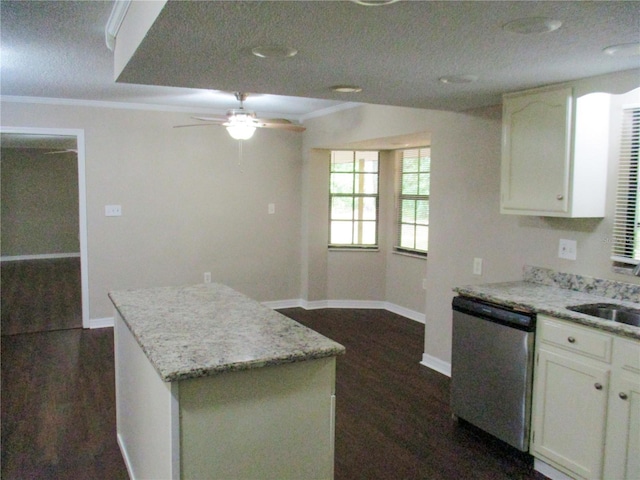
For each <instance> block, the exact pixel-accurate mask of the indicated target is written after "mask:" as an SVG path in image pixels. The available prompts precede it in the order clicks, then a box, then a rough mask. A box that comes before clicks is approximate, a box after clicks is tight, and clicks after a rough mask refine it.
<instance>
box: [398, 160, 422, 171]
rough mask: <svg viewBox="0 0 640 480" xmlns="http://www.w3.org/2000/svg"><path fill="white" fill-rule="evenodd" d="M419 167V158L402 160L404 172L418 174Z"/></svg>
mask: <svg viewBox="0 0 640 480" xmlns="http://www.w3.org/2000/svg"><path fill="white" fill-rule="evenodd" d="M419 165H420V161H419V159H418V158H404V159H403V160H402V171H403V172H417V171H418V167H419Z"/></svg>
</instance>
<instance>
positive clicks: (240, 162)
mask: <svg viewBox="0 0 640 480" xmlns="http://www.w3.org/2000/svg"><path fill="white" fill-rule="evenodd" d="M238 167H240V172H241V173H244V172H243V170H242V140H238Z"/></svg>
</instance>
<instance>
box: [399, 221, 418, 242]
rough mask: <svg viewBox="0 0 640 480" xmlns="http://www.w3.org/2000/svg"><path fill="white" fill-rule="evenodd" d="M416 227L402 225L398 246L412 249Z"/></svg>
mask: <svg viewBox="0 0 640 480" xmlns="http://www.w3.org/2000/svg"><path fill="white" fill-rule="evenodd" d="M415 232H416V227H414V226H413V225H402V227H401V229H400V246H401V247H403V248H414V245H415V244H414V238H415Z"/></svg>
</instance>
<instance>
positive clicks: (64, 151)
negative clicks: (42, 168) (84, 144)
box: [43, 148, 78, 155]
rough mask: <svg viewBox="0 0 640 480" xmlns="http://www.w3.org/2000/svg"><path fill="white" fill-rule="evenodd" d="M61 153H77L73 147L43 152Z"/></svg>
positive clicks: (47, 153) (48, 153)
mask: <svg viewBox="0 0 640 480" xmlns="http://www.w3.org/2000/svg"><path fill="white" fill-rule="evenodd" d="M61 153H75V154H77V153H78V150H76V149H75V148H67V149H65V150H54V151H52V152H44V153H43V155H59V154H61Z"/></svg>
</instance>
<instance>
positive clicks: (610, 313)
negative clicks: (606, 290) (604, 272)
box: [567, 303, 640, 327]
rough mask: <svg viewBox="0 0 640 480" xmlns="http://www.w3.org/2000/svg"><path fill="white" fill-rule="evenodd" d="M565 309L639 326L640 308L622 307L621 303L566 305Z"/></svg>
mask: <svg viewBox="0 0 640 480" xmlns="http://www.w3.org/2000/svg"><path fill="white" fill-rule="evenodd" d="M567 310H571V311H573V312H578V313H584V314H585V315H591V316H593V317H598V318H603V319H605V320H612V321H614V322H618V323H626V324H627V325H634V326H636V327H640V309H635V308H630V307H624V306H622V305H616V304H615V303H588V304H586V305H574V306H572V307H567Z"/></svg>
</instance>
